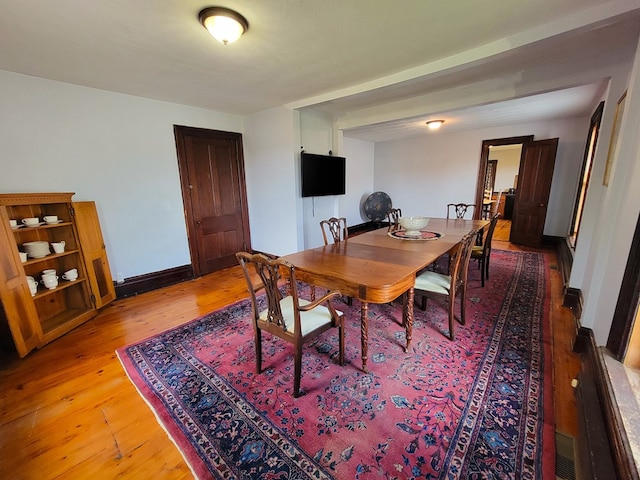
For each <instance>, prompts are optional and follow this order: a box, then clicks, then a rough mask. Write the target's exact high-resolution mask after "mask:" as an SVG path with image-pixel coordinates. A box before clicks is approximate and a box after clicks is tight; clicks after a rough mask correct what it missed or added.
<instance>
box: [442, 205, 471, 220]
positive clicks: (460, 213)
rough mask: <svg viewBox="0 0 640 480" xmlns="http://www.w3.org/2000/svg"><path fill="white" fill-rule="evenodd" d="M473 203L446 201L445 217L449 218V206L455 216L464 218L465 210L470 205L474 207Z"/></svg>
mask: <svg viewBox="0 0 640 480" xmlns="http://www.w3.org/2000/svg"><path fill="white" fill-rule="evenodd" d="M475 206H476V205H475V203H448V204H447V218H449V215H450V212H451V208H453V211H454V212H455V214H456V218H464V216H465V214H466V213H467V210H468V209H469V208H471V207H473V208H475Z"/></svg>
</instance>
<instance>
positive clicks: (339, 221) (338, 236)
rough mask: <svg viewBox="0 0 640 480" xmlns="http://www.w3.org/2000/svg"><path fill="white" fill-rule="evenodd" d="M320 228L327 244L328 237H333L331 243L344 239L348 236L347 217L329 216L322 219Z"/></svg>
mask: <svg viewBox="0 0 640 480" xmlns="http://www.w3.org/2000/svg"><path fill="white" fill-rule="evenodd" d="M320 228H321V229H322V238H323V239H324V244H325V245H329V243H330V242H329V240H330V239H333V243H337V242H341V241H343V240H346V239H347V237H348V236H349V231H348V230H347V219H346V218H344V217H341V218H336V217H331V218H330V219H328V220H322V221H321V222H320Z"/></svg>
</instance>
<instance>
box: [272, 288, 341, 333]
mask: <svg viewBox="0 0 640 480" xmlns="http://www.w3.org/2000/svg"><path fill="white" fill-rule="evenodd" d="M298 301H299V302H300V305H307V304H309V303H311V302H309V301H307V300H304V299H302V298H300V299H299V300H298ZM280 309H281V310H282V316H283V317H284V322H285V325H286V327H287V331H288V332H292V333H293V332H295V323H296V322H295V321H294V314H293V297H291V295H289V296H287V297H284V298H283V299H282V300H280ZM336 312H337V313H338V315H342V312H341V311H340V310H336ZM267 313H268V310H263V311H261V312H260V320H263V321H266V319H267ZM330 323H331V312H329V309H328V308H327V307H325V306H323V305H318V306H317V307H316V308H314V309H313V310H309V311H308V312H300V325H301V328H302V336H303V337H304V336H305V335H307V334H308V333H311V332H313V331H314V330H316V329H317V328H320V327H322V326H324V325H328V324H330Z"/></svg>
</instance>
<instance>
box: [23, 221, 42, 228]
mask: <svg viewBox="0 0 640 480" xmlns="http://www.w3.org/2000/svg"><path fill="white" fill-rule="evenodd" d="M41 225H44V222H40V223H36V224H35V225H23V226H25V227H27V228H33V227H39V226H41Z"/></svg>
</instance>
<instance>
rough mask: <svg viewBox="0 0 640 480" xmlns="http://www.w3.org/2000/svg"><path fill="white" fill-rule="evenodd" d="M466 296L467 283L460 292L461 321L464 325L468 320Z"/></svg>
mask: <svg viewBox="0 0 640 480" xmlns="http://www.w3.org/2000/svg"><path fill="white" fill-rule="evenodd" d="M466 296H467V285H466V284H465V285H463V286H462V292H460V323H461V324H462V325H464V324H465V322H466V321H467V320H466V317H465V308H464V307H465V304H466V303H467V302H465V297H466Z"/></svg>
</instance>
